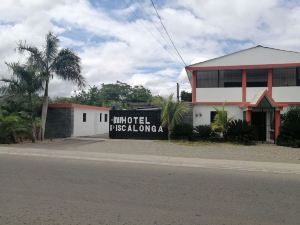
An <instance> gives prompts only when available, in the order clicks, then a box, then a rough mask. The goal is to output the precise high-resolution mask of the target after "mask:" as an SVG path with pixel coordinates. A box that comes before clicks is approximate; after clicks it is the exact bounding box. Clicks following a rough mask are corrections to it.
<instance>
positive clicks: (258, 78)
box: [247, 69, 268, 87]
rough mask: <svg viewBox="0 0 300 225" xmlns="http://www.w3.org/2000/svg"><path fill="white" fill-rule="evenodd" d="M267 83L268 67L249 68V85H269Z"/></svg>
mask: <svg viewBox="0 0 300 225" xmlns="http://www.w3.org/2000/svg"><path fill="white" fill-rule="evenodd" d="M267 85H268V70H267V69H254V70H247V87H267Z"/></svg>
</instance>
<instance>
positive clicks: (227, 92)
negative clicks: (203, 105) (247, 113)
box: [196, 87, 242, 102]
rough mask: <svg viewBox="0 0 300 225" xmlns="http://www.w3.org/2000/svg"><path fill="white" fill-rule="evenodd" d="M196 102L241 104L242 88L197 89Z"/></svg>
mask: <svg viewBox="0 0 300 225" xmlns="http://www.w3.org/2000/svg"><path fill="white" fill-rule="evenodd" d="M196 101H197V102H241V101H242V88H239V87H238V88H197V89H196Z"/></svg>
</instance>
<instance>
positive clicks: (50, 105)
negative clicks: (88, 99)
mask: <svg viewBox="0 0 300 225" xmlns="http://www.w3.org/2000/svg"><path fill="white" fill-rule="evenodd" d="M48 107H49V108H80V109H94V110H106V111H109V110H111V108H110V107H99V106H93V105H80V104H49V105H48Z"/></svg>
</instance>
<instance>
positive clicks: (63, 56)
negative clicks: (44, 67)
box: [51, 49, 85, 87]
mask: <svg viewBox="0 0 300 225" xmlns="http://www.w3.org/2000/svg"><path fill="white" fill-rule="evenodd" d="M51 69H53V70H54V71H55V73H56V74H57V75H58V76H59V77H60V78H62V79H63V80H69V81H73V82H74V83H76V84H77V85H78V86H79V87H84V86H85V79H84V77H83V76H82V75H81V68H80V58H79V57H78V56H77V55H76V54H75V53H74V52H73V51H71V50H70V49H62V50H61V51H60V52H59V53H58V56H57V57H56V59H55V61H54V62H53V64H52V66H51Z"/></svg>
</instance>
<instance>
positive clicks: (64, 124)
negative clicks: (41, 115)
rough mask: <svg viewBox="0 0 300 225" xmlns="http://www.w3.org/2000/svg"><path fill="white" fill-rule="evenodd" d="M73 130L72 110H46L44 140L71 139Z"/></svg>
mask: <svg viewBox="0 0 300 225" xmlns="http://www.w3.org/2000/svg"><path fill="white" fill-rule="evenodd" d="M73 128H74V108H48V114H47V121H46V129H45V138H66V137H71V136H72V134H73Z"/></svg>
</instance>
